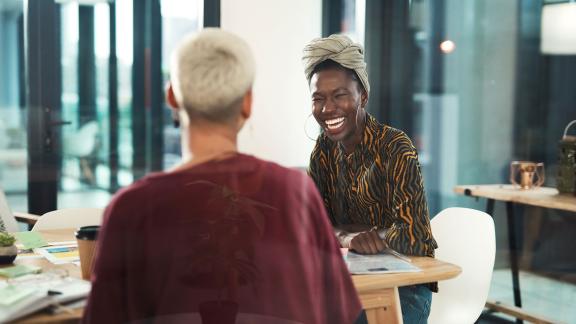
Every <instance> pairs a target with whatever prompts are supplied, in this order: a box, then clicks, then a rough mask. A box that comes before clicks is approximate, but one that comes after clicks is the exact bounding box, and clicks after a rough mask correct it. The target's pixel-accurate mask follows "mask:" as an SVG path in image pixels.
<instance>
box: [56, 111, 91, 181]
mask: <svg viewBox="0 0 576 324" xmlns="http://www.w3.org/2000/svg"><path fill="white" fill-rule="evenodd" d="M99 133H100V129H99V126H98V122H96V121H90V122H88V123H86V124H84V125H83V126H82V127H80V129H78V130H77V131H76V132H75V133H74V134H70V135H68V136H66V137H64V154H65V156H66V157H71V158H76V159H78V161H79V164H80V172H81V176H83V177H84V179H86V180H87V181H88V182H89V183H91V184H94V183H95V182H96V179H95V178H94V172H93V170H92V167H91V166H90V163H91V160H93V159H96V158H97V155H98V150H99V148H100V142H99V138H98V134H99Z"/></svg>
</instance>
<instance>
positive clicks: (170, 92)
mask: <svg viewBox="0 0 576 324" xmlns="http://www.w3.org/2000/svg"><path fill="white" fill-rule="evenodd" d="M166 102H167V103H168V106H170V108H172V109H178V108H180V107H179V106H178V101H176V96H175V95H174V89H173V88H172V83H171V82H169V83H168V86H167V87H166Z"/></svg>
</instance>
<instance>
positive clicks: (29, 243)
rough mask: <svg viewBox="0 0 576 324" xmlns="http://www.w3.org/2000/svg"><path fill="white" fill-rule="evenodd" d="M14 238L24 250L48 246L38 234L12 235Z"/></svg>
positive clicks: (21, 233) (20, 233) (22, 233)
mask: <svg viewBox="0 0 576 324" xmlns="http://www.w3.org/2000/svg"><path fill="white" fill-rule="evenodd" d="M14 236H16V239H17V240H18V242H20V243H22V245H23V246H24V249H35V248H39V247H42V246H46V245H48V243H46V241H45V240H44V238H43V237H42V235H41V234H40V233H38V232H18V233H14Z"/></svg>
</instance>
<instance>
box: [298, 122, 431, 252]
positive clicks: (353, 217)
mask: <svg viewBox="0 0 576 324" xmlns="http://www.w3.org/2000/svg"><path fill="white" fill-rule="evenodd" d="M309 173H310V176H311V177H312V178H313V179H314V182H315V183H316V186H317V187H318V189H319V191H320V193H321V194H322V198H323V200H324V205H325V206H326V209H327V211H328V215H329V217H330V220H331V221H332V224H333V225H334V226H337V225H343V224H362V225H368V226H377V227H378V228H379V229H382V228H384V229H387V231H386V235H385V238H384V240H385V241H386V243H388V245H389V246H390V247H391V248H393V249H395V250H397V251H399V252H402V253H405V254H409V255H421V256H434V249H436V248H437V247H438V245H437V244H436V241H435V240H434V237H433V236H432V231H431V229H430V216H429V214H428V204H427V202H426V197H425V194H424V185H423V182H422V176H421V172H420V164H419V162H418V155H417V153H416V148H415V147H414V145H412V142H411V141H410V138H408V136H407V135H406V134H405V133H404V132H402V131H400V130H397V129H394V128H392V127H389V126H386V125H382V124H380V123H378V121H376V119H374V117H372V116H370V115H367V117H366V129H365V131H364V134H363V136H362V141H361V143H360V144H359V145H358V146H357V147H356V148H355V150H354V152H352V153H350V154H346V152H345V150H344V148H343V147H342V146H341V145H340V144H338V143H335V142H333V141H332V140H330V139H329V138H328V137H327V136H326V135H324V134H320V136H319V137H318V140H317V142H316V146H315V148H314V150H313V152H312V155H311V158H310V169H309Z"/></svg>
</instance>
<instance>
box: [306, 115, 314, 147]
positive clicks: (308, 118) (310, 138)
mask: <svg viewBox="0 0 576 324" xmlns="http://www.w3.org/2000/svg"><path fill="white" fill-rule="evenodd" d="M310 117H312V113H310V115H308V117H307V118H306V121H305V122H304V134H305V135H306V137H308V139H309V140H311V141H314V142H316V139H315V138H312V136H310V135H308V127H307V126H308V121H309V120H310Z"/></svg>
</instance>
